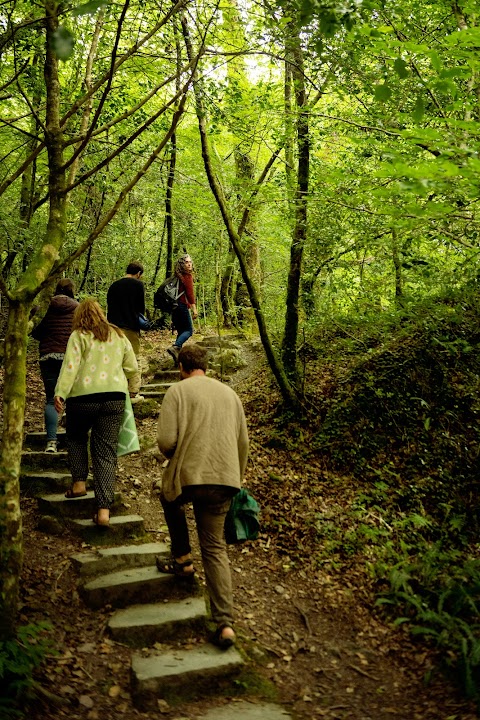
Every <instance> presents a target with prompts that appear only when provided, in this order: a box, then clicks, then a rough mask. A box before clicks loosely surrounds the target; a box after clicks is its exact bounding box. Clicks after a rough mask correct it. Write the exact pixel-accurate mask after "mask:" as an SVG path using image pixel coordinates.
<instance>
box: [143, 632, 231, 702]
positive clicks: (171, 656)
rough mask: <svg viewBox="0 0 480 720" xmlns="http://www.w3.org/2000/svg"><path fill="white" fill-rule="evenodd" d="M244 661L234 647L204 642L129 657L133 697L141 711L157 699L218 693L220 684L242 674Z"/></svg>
mask: <svg viewBox="0 0 480 720" xmlns="http://www.w3.org/2000/svg"><path fill="white" fill-rule="evenodd" d="M243 665H244V662H243V659H242V657H241V655H240V653H239V652H238V651H237V650H236V649H235V648H233V647H232V648H229V649H228V650H226V651H225V650H220V649H219V648H216V647H215V646H214V645H210V644H208V643H206V644H205V645H200V646H199V647H197V648H189V649H179V650H169V651H167V652H162V653H161V654H154V655H149V656H147V657H145V656H142V655H140V654H138V653H135V654H134V655H133V656H132V666H131V673H132V697H133V701H134V703H135V705H136V706H137V707H139V708H141V709H148V708H151V709H153V708H155V706H156V701H157V698H159V697H160V698H165V699H168V698H169V697H172V696H173V697H175V695H177V696H178V695H179V694H180V695H181V696H182V697H183V698H185V697H187V696H188V698H191V699H194V698H195V697H202V696H204V695H207V694H212V693H215V692H217V690H218V687H219V686H221V685H222V684H223V681H225V680H228V681H229V680H230V679H231V677H232V676H234V675H237V674H238V673H239V672H241V670H242V668H243Z"/></svg>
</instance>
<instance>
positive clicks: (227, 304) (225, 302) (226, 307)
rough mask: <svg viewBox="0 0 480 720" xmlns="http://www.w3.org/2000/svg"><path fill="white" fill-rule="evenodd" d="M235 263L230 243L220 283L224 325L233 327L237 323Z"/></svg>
mask: <svg viewBox="0 0 480 720" xmlns="http://www.w3.org/2000/svg"><path fill="white" fill-rule="evenodd" d="M234 265H235V253H234V251H233V248H232V246H231V245H230V248H229V251H228V259H227V262H226V264H225V269H224V271H223V275H222V282H221V285H220V303H221V307H222V314H223V327H224V328H231V327H232V326H233V325H235V323H236V318H235V316H234V312H233V308H232V305H233V275H234Z"/></svg>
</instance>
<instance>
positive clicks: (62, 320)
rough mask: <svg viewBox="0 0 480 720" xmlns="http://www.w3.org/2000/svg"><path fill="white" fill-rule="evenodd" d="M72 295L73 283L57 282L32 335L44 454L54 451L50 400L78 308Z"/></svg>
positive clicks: (54, 418) (55, 421)
mask: <svg viewBox="0 0 480 720" xmlns="http://www.w3.org/2000/svg"><path fill="white" fill-rule="evenodd" d="M73 296H74V286H73V282H72V281H71V280H70V279H69V278H62V280H59V281H58V283H57V287H56V288H55V295H54V296H53V297H52V299H51V300H50V305H49V306H48V310H47V312H46V313H45V316H44V317H43V318H42V320H41V321H40V323H39V324H38V325H37V327H36V328H35V329H34V330H33V332H32V337H34V338H35V340H38V341H39V343H40V345H39V363H40V372H41V374H42V380H43V384H44V386H45V395H46V402H45V429H46V431H47V447H46V452H57V427H58V413H57V411H56V410H55V406H54V404H53V399H54V390H55V385H56V384H57V380H58V376H59V374H60V368H61V367H62V362H63V357H64V355H65V350H66V347H67V343H68V338H69V337H70V334H71V332H72V322H73V313H74V312H75V309H76V307H77V305H78V302H77V301H76V300H74V297H73Z"/></svg>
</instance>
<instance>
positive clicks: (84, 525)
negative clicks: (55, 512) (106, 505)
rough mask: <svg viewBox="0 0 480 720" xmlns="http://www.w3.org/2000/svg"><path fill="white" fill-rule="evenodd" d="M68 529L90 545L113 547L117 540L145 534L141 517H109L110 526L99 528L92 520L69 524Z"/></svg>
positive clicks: (71, 521)
mask: <svg viewBox="0 0 480 720" xmlns="http://www.w3.org/2000/svg"><path fill="white" fill-rule="evenodd" d="M69 528H70V529H71V530H72V531H73V532H75V533H76V534H77V535H80V536H81V537H82V538H83V540H85V542H88V543H89V544H91V545H115V543H116V542H117V541H118V540H122V541H123V540H126V539H129V538H138V537H140V536H142V535H144V533H145V523H144V520H143V517H142V516H141V515H111V516H110V525H108V526H106V527H101V526H99V525H96V524H95V523H94V522H93V520H76V519H72V520H70V522H69Z"/></svg>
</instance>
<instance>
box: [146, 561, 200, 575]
mask: <svg viewBox="0 0 480 720" xmlns="http://www.w3.org/2000/svg"><path fill="white" fill-rule="evenodd" d="M155 564H156V566H157V570H158V571H159V572H161V573H168V574H169V575H176V577H182V578H189V577H193V576H194V575H195V568H194V567H193V561H192V560H185V562H183V563H179V562H177V560H175V558H172V559H171V560H162V558H159V557H157V558H156V560H155ZM190 567H191V570H187V568H190Z"/></svg>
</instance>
